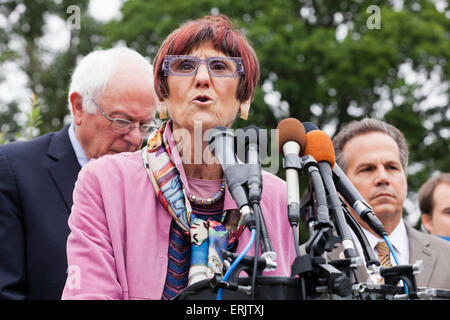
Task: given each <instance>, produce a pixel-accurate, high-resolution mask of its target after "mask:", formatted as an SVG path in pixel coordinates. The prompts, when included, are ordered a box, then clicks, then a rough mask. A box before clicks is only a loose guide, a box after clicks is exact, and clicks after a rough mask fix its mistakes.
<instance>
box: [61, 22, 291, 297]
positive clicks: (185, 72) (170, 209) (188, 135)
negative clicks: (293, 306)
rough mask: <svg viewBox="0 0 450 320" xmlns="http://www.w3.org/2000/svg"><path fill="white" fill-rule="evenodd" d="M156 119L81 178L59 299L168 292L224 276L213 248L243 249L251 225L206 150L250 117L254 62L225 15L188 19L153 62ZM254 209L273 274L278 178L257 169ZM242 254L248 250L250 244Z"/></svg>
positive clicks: (281, 234)
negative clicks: (144, 134) (143, 136)
mask: <svg viewBox="0 0 450 320" xmlns="http://www.w3.org/2000/svg"><path fill="white" fill-rule="evenodd" d="M154 79H155V90H156V94H157V96H158V98H159V105H158V110H159V113H160V118H169V120H168V121H166V122H164V123H163V124H162V125H161V126H160V127H159V128H158V129H157V130H155V131H154V132H153V133H152V134H151V136H150V137H149V139H148V141H147V145H146V146H145V147H144V148H143V149H142V150H141V151H138V152H134V153H122V154H119V155H112V156H109V155H108V156H105V157H103V158H101V159H98V160H95V161H92V162H90V163H89V164H88V165H87V166H85V168H83V170H82V172H81V173H80V175H79V178H78V181H77V184H76V187H75V191H74V205H73V208H72V213H71V215H70V218H69V226H70V229H71V234H70V235H69V237H68V242H67V253H68V265H69V272H68V279H67V282H66V286H65V289H64V292H63V299H172V298H174V297H175V296H176V295H177V294H179V293H180V292H181V291H182V290H183V289H185V288H186V287H187V286H190V285H192V284H194V283H197V282H199V281H201V280H204V279H209V278H211V277H213V276H214V275H215V274H222V275H223V274H224V271H226V267H225V266H224V261H223V258H222V254H221V253H222V250H224V249H225V250H228V251H232V252H236V253H240V252H242V251H243V250H244V248H245V246H246V245H247V244H248V243H249V240H250V238H251V233H250V231H249V230H248V229H246V228H245V225H244V222H243V220H244V219H241V213H240V211H239V208H238V207H237V205H236V203H235V202H234V201H233V199H232V198H231V196H230V194H229V191H228V186H227V185H226V184H225V180H224V173H223V170H222V167H221V165H220V163H219V162H218V161H217V160H216V159H215V158H214V156H213V155H212V154H211V152H210V150H209V148H208V141H207V140H208V139H205V138H204V137H205V136H206V137H207V136H208V133H209V132H210V129H213V128H215V127H217V126H222V127H227V128H230V127H231V125H232V123H233V121H234V120H235V119H236V117H238V116H240V117H241V118H247V114H248V110H249V107H250V103H251V101H252V99H253V96H254V91H255V87H256V85H257V82H258V79H259V63H258V59H257V57H256V55H255V52H254V50H253V48H252V47H251V46H250V44H249V43H248V41H247V40H246V38H245V37H244V36H243V35H242V34H241V33H240V32H239V31H238V30H237V29H236V28H235V27H234V26H233V24H232V23H231V21H230V20H229V19H228V18H227V17H225V16H207V17H204V18H202V19H198V20H194V21H189V22H187V23H185V24H183V25H182V26H181V27H179V28H178V29H176V30H174V31H173V32H172V33H171V34H170V35H169V36H168V37H167V38H166V40H165V41H164V43H163V44H162V46H161V48H160V49H159V51H158V53H157V56H156V57H155V60H154ZM262 177H263V185H264V189H263V192H262V195H261V209H262V212H263V213H264V215H265V220H266V221H268V228H267V229H268V230H267V231H268V234H269V237H270V239H271V241H272V247H273V250H274V251H275V252H276V254H277V259H276V262H277V267H276V269H275V271H270V272H264V274H267V275H282V276H288V275H289V274H290V266H291V263H292V261H293V260H294V258H295V248H294V245H293V240H292V239H291V237H292V233H291V231H290V226H289V223H288V219H287V199H286V185H285V183H284V181H282V180H281V179H279V178H278V177H276V176H274V175H272V174H269V173H266V172H263V174H262ZM248 254H249V255H254V248H252V249H250V251H249V252H248Z"/></svg>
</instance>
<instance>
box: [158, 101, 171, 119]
mask: <svg viewBox="0 0 450 320" xmlns="http://www.w3.org/2000/svg"><path fill="white" fill-rule="evenodd" d="M158 113H159V118H160V119H161V120H165V119H167V118H169V115H168V112H167V106H166V104H165V102H164V101H160V102H158Z"/></svg>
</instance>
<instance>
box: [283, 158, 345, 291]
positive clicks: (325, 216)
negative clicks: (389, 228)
mask: <svg viewBox="0 0 450 320" xmlns="http://www.w3.org/2000/svg"><path fill="white" fill-rule="evenodd" d="M286 158H287V157H286ZM286 158H285V161H284V166H285V167H286V168H288V167H289V168H295V169H297V170H303V171H304V172H305V173H306V174H307V175H308V176H309V181H310V184H309V192H308V193H307V194H306V195H305V196H304V197H303V198H302V199H301V202H300V212H306V215H307V217H305V219H306V220H310V221H311V223H310V233H311V236H310V239H309V240H308V241H307V243H306V254H304V255H298V256H297V257H296V258H295V260H294V262H293V264H292V267H291V276H292V277H294V276H296V275H298V276H299V277H300V279H301V281H300V283H301V291H302V298H303V299H304V300H306V298H307V293H308V294H309V296H312V297H314V296H317V295H320V294H322V293H335V294H337V295H339V296H341V297H346V296H349V295H350V294H351V292H352V286H351V281H350V279H349V278H348V277H347V276H346V275H345V274H344V273H343V272H341V271H340V270H338V269H337V268H335V267H334V266H333V265H331V264H328V263H326V260H325V258H324V257H323V256H322V255H323V254H324V253H325V251H331V250H332V249H333V248H334V245H335V244H336V243H338V242H339V240H340V239H339V237H336V236H335V235H334V234H333V230H332V228H333V225H332V224H331V221H330V216H329V212H328V206H327V198H326V192H325V188H324V186H323V181H322V178H321V175H320V172H319V168H318V164H317V162H316V161H315V159H314V158H313V157H312V156H304V157H303V158H300V157H298V156H297V155H291V156H290V157H289V158H287V159H286ZM289 209H290V210H289V221H290V223H291V226H292V227H293V232H297V225H298V221H297V214H296V212H295V211H296V210H294V209H295V208H289ZM295 239H296V238H295ZM296 245H297V244H296ZM297 252H298V251H297Z"/></svg>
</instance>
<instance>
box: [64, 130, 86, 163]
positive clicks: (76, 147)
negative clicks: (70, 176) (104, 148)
mask: <svg viewBox="0 0 450 320" xmlns="http://www.w3.org/2000/svg"><path fill="white" fill-rule="evenodd" d="M69 139H70V143H72V148H73V151H75V155H76V156H77V160H78V163H79V164H80V166H81V167H82V168H83V166H84V165H85V164H86V163H88V162H89V159H88V158H87V157H86V154H85V153H84V150H83V148H82V147H81V144H80V142H79V141H78V139H77V137H76V136H75V129H74V126H73V122H72V123H71V124H70V127H69Z"/></svg>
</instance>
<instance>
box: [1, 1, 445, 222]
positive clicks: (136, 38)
mask: <svg viewBox="0 0 450 320" xmlns="http://www.w3.org/2000/svg"><path fill="white" fill-rule="evenodd" d="M219 13H223V14H226V15H228V16H229V17H230V18H232V20H233V21H234V22H235V23H236V24H237V26H238V27H239V28H240V29H241V30H242V31H243V32H244V33H245V34H246V36H247V37H248V38H249V39H250V41H251V42H252V44H253V46H254V48H255V50H256V53H257V55H258V58H259V60H260V64H261V80H260V85H259V87H258V89H257V92H256V96H255V101H254V102H253V105H252V109H251V113H250V115H249V122H251V123H253V124H255V125H257V126H259V127H261V128H269V129H270V128H275V127H276V126H277V123H278V122H279V121H280V120H281V119H283V118H285V117H295V118H297V119H299V120H300V121H303V122H304V121H311V122H314V123H315V124H316V125H318V126H319V127H320V128H321V129H323V130H325V131H326V132H327V133H328V134H329V135H330V136H331V137H333V135H334V134H335V133H336V132H337V131H339V129H340V128H341V127H342V126H343V125H345V124H346V123H348V122H350V121H351V120H354V119H361V118H363V117H366V116H369V117H374V118H378V119H381V120H384V121H387V122H389V123H391V124H393V125H394V126H396V127H397V128H399V129H400V130H401V131H402V132H403V133H404V134H405V136H406V139H407V140H408V143H409V147H410V163H409V167H408V187H409V192H408V200H407V202H406V204H405V210H404V216H405V218H406V220H407V221H408V222H409V223H410V224H412V225H413V226H416V227H418V225H419V218H420V211H419V209H418V205H417V191H418V189H419V187H420V186H421V185H422V183H423V182H425V180H426V179H428V178H429V177H430V176H432V175H433V174H436V173H437V172H439V171H447V172H448V171H450V108H449V92H450V83H449V80H450V79H449V78H450V65H449V62H450V8H449V5H448V2H447V1H444V0H414V1H412V0H411V1H410V0H404V1H401V0H398V1H394V0H392V1H375V0H370V1H363V0H359V1H338V0H333V1H326V0H318V1H313V0H271V1H262V0H260V1H259V0H240V1H232V0H215V1H210V0H173V1H168V0H150V1H148V0H127V1H125V0H91V1H89V0H81V1H73V0H70V1H67V0H53V1H51V0H46V1H44V0H22V1H20V0H16V1H8V0H0V134H1V135H0V143H7V142H10V141H14V140H20V139H28V138H31V137H34V136H37V135H42V134H45V133H47V132H50V131H55V130H59V129H60V128H61V127H62V126H63V125H64V124H66V123H67V122H68V121H69V120H70V119H69V116H68V114H69V111H68V106H67V104H68V103H67V90H68V87H69V81H70V76H71V73H72V71H73V68H74V66H75V65H76V62H77V60H78V59H79V58H80V57H82V56H84V55H86V54H87V53H89V52H90V51H92V50H94V49H98V48H108V47H111V46H115V45H127V46H129V47H132V48H134V49H136V50H137V51H139V52H140V53H141V54H143V55H144V56H146V57H148V59H149V60H151V61H152V62H153V57H154V55H155V54H156V52H157V50H158V48H159V46H160V45H161V42H162V40H163V39H164V38H165V37H166V36H167V35H168V34H169V33H170V32H171V31H172V30H173V29H175V28H176V27H178V26H179V25H180V24H181V23H183V22H185V21H186V20H189V19H195V18H198V17H201V16H204V15H206V14H210V15H216V14H219ZM247 123H248V122H247ZM247 123H244V122H242V123H241V122H237V123H236V124H235V126H236V127H241V126H245V125H246V124H247ZM30 128H31V129H32V131H31V132H30V131H27V130H29V129H30ZM279 176H280V177H284V172H283V170H280V172H279Z"/></svg>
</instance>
